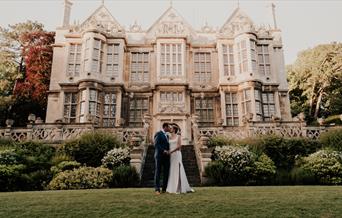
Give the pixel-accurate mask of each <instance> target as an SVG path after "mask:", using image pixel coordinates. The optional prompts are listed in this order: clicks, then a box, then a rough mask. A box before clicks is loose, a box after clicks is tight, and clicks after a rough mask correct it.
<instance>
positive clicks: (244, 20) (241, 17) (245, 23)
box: [220, 8, 255, 37]
mask: <svg viewBox="0 0 342 218" xmlns="http://www.w3.org/2000/svg"><path fill="white" fill-rule="evenodd" d="M254 31H255V27H254V24H253V22H252V20H251V19H250V18H249V17H248V16H247V15H246V14H245V13H244V12H242V10H241V9H240V8H237V9H236V10H235V11H234V13H233V14H232V16H231V17H230V18H229V19H228V20H227V22H226V23H225V24H224V25H223V27H222V28H221V30H220V33H221V34H223V35H225V36H228V37H233V36H234V35H236V34H238V33H242V32H254Z"/></svg>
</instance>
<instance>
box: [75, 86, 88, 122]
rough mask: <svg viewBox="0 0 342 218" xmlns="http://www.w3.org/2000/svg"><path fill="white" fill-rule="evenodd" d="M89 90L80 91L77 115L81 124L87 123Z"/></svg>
mask: <svg viewBox="0 0 342 218" xmlns="http://www.w3.org/2000/svg"><path fill="white" fill-rule="evenodd" d="M87 92H88V90H87V89H81V90H79V91H78V96H79V98H78V104H79V113H78V115H77V118H78V121H79V122H80V123H84V122H86V117H85V115H86V105H87V96H88V94H87Z"/></svg>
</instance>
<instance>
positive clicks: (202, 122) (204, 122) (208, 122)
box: [194, 97, 215, 127]
mask: <svg viewBox="0 0 342 218" xmlns="http://www.w3.org/2000/svg"><path fill="white" fill-rule="evenodd" d="M208 100H211V101H212V102H211V105H212V107H211V108H210V107H204V106H206V105H209V104H208ZM198 101H199V104H197V102H198ZM204 101H205V104H204ZM197 106H199V107H197ZM194 110H195V113H196V114H197V115H198V116H199V120H198V124H199V126H201V127H205V126H214V125H215V98H213V97H195V99H194ZM210 111H211V112H212V113H211V115H212V116H211V117H210ZM203 112H204V113H205V115H206V119H203V116H201V115H202V114H203Z"/></svg>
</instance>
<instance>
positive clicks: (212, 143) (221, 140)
mask: <svg viewBox="0 0 342 218" xmlns="http://www.w3.org/2000/svg"><path fill="white" fill-rule="evenodd" d="M230 144H232V140H230V139H229V138H227V137H225V136H222V135H220V136H214V137H211V138H209V141H208V148H212V147H216V146H219V147H221V146H225V145H230Z"/></svg>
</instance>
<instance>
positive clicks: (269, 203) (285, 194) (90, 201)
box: [0, 186, 342, 218]
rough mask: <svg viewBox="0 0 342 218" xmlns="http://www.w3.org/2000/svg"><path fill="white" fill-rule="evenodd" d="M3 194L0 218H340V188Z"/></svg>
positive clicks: (0, 197) (341, 197) (287, 187)
mask: <svg viewBox="0 0 342 218" xmlns="http://www.w3.org/2000/svg"><path fill="white" fill-rule="evenodd" d="M195 190H196V192H195V193H191V194H186V195H174V194H172V195H171V194H162V195H159V196H156V195H154V193H153V190H152V189H145V188H144V189H102V190H77V191H42V192H13V193H0V217H6V218H7V217H82V218H86V217H341V216H342V187H341V186H291V187H289V186H278V187H276V186H272V187H203V188H196V189H195Z"/></svg>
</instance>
